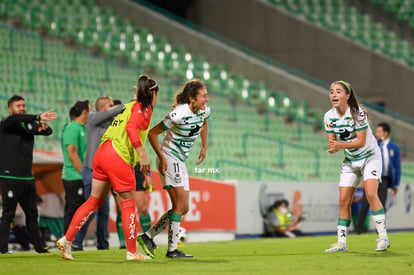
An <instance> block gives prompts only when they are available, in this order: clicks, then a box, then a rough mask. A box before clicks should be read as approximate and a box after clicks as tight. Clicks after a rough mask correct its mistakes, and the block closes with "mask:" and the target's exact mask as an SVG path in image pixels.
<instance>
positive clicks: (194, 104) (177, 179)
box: [137, 80, 210, 258]
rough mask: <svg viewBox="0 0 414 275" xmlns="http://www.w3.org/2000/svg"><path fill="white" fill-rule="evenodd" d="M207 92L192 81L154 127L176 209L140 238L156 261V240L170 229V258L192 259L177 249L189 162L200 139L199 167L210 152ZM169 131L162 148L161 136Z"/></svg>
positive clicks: (160, 166)
mask: <svg viewBox="0 0 414 275" xmlns="http://www.w3.org/2000/svg"><path fill="white" fill-rule="evenodd" d="M207 102H208V96H207V90H206V88H205V87H204V85H203V83H202V82H201V81H199V80H190V81H188V82H187V83H186V84H185V85H184V87H183V89H182V91H181V92H180V93H178V94H177V95H176V102H175V104H174V105H173V107H172V111H171V112H170V113H169V114H168V115H167V116H166V117H165V119H164V120H163V121H161V122H160V123H159V124H157V125H156V126H154V127H153V128H152V129H151V130H150V132H149V134H148V139H149V141H150V143H151V145H152V148H153V149H154V151H155V152H156V154H157V156H158V158H157V164H158V170H159V172H160V175H161V181H162V183H163V185H164V189H167V191H168V194H169V196H170V199H171V202H172V208H171V209H170V210H169V211H168V212H167V213H164V215H162V216H161V218H160V219H159V220H158V221H157V222H156V223H155V224H154V225H153V226H152V227H151V229H150V230H148V231H147V232H146V233H145V234H142V235H140V236H138V237H137V240H138V243H139V244H140V245H141V247H142V248H143V250H144V252H145V253H146V254H147V255H148V256H150V257H151V258H154V248H155V247H156V246H155V244H154V242H153V240H152V239H153V238H154V237H155V236H156V235H157V234H159V233H160V232H162V231H163V230H164V229H165V228H166V227H167V226H168V251H167V255H166V256H167V257H170V258H192V257H193V256H192V255H188V254H185V253H183V252H181V251H179V250H178V249H177V243H178V231H179V228H180V223H181V217H182V216H183V215H185V214H186V213H187V212H188V205H189V202H188V200H189V190H190V186H189V180H188V174H187V168H186V166H185V160H186V159H187V158H188V155H189V153H190V150H191V147H192V146H193V145H194V142H195V140H196V139H197V136H198V135H199V134H200V135H201V142H202V148H201V151H200V155H199V157H198V162H197V165H198V164H200V163H201V162H202V161H203V160H204V159H205V157H206V152H207V131H208V128H207V118H208V117H209V116H210V108H209V107H208V106H206V103H207ZM164 131H167V133H166V135H165V137H164V139H163V141H162V144H161V147H160V146H159V144H158V135H159V134H161V133H163V132H164Z"/></svg>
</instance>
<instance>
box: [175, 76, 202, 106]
mask: <svg viewBox="0 0 414 275" xmlns="http://www.w3.org/2000/svg"><path fill="white" fill-rule="evenodd" d="M203 87H204V84H203V83H202V82H201V81H200V80H198V79H193V80H189V81H187V82H186V83H185V84H184V86H183V89H182V91H181V92H179V93H177V94H176V95H175V103H174V104H173V106H172V109H174V108H175V107H177V105H180V104H189V103H190V97H192V98H196V96H197V93H198V91H199V90H200V89H201V88H203Z"/></svg>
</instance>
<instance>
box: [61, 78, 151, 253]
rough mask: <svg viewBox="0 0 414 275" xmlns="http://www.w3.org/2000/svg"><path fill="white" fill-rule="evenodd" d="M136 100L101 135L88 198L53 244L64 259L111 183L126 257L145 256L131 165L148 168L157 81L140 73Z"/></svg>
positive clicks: (145, 169)
mask: <svg viewBox="0 0 414 275" xmlns="http://www.w3.org/2000/svg"><path fill="white" fill-rule="evenodd" d="M137 86H138V87H137V97H136V98H137V100H132V101H131V102H129V103H128V104H126V105H125V108H124V110H123V112H122V113H120V114H119V115H117V116H116V117H115V119H114V120H113V122H112V125H111V126H110V127H109V128H108V129H107V130H106V132H105V134H104V135H103V137H102V143H101V145H100V146H99V147H98V150H97V151H96V153H95V157H94V160H93V164H92V166H93V180H92V191H91V195H90V197H89V199H88V200H87V201H86V202H85V203H84V204H82V205H81V206H80V207H79V208H78V210H77V211H76V213H75V215H74V217H73V219H72V222H71V224H70V226H69V228H68V231H67V232H66V234H65V236H63V237H62V238H60V239H59V240H58V241H57V243H56V245H57V246H58V247H59V249H60V250H61V251H62V257H63V258H64V259H69V260H72V259H73V257H72V253H71V242H72V241H73V239H74V238H75V235H76V233H77V232H78V231H79V229H80V228H81V227H82V226H83V225H84V224H85V223H86V222H87V220H88V219H89V217H90V215H91V214H92V213H94V212H95V211H96V210H97V209H98V208H99V207H100V206H101V205H102V204H103V202H104V200H105V197H106V196H107V194H108V192H109V190H110V189H111V184H112V186H113V189H114V190H115V191H116V192H117V193H118V194H119V196H120V199H121V207H122V227H123V231H124V234H125V237H126V247H127V256H126V258H127V260H141V259H145V258H148V257H147V256H145V255H143V254H141V253H140V252H139V251H138V250H137V247H136V236H137V224H136V214H135V199H134V192H135V175H134V169H133V167H134V166H135V165H136V164H137V163H138V161H140V164H141V172H142V173H144V174H145V173H146V172H148V171H150V163H149V160H148V157H147V154H146V152H145V149H144V146H145V141H146V139H147V134H148V130H149V124H150V120H151V114H152V109H153V107H154V106H155V104H156V103H157V100H158V91H159V88H158V84H157V83H156V82H155V81H154V80H152V79H151V78H149V77H148V76H140V77H139V79H138V85H137Z"/></svg>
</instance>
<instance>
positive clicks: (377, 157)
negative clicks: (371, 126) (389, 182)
mask: <svg viewBox="0 0 414 275" xmlns="http://www.w3.org/2000/svg"><path fill="white" fill-rule="evenodd" d="M381 174H382V158H381V151H380V150H379V149H378V150H376V151H375V153H374V154H373V155H372V156H370V157H368V158H366V159H362V160H358V161H350V160H347V159H345V160H344V162H343V163H342V170H341V177H340V180H339V186H342V187H354V188H357V187H358V185H359V184H360V182H361V179H362V180H363V181H366V180H368V179H376V180H378V181H380V180H381Z"/></svg>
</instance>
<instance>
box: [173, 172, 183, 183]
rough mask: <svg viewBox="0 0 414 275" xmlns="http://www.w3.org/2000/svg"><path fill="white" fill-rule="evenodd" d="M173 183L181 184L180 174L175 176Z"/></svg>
mask: <svg viewBox="0 0 414 275" xmlns="http://www.w3.org/2000/svg"><path fill="white" fill-rule="evenodd" d="M174 181H175V183H181V175H180V174H175V177H174Z"/></svg>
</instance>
